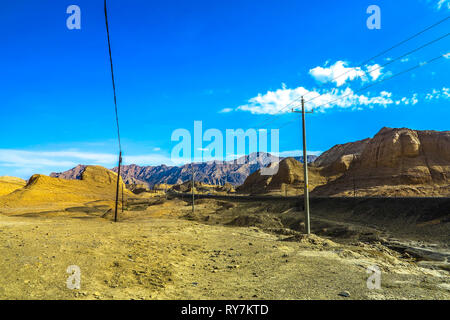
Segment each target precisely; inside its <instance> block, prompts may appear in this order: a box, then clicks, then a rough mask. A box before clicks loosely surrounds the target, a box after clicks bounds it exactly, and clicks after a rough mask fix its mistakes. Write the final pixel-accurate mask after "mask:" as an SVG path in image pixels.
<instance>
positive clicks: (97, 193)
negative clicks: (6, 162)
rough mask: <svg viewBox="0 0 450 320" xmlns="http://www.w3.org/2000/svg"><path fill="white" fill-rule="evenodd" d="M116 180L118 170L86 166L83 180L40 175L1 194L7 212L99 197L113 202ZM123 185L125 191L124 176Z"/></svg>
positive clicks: (0, 203)
mask: <svg viewBox="0 0 450 320" xmlns="http://www.w3.org/2000/svg"><path fill="white" fill-rule="evenodd" d="M116 179H117V174H116V173H114V172H112V171H110V170H108V169H106V168H103V167H100V166H88V167H86V169H85V170H84V172H83V173H82V176H81V180H65V179H60V178H52V177H48V176H44V175H39V174H36V175H34V176H32V177H31V178H30V180H29V181H28V183H27V184H26V186H25V187H23V188H21V189H18V190H16V191H14V192H12V193H10V194H8V195H5V196H3V197H0V208H2V211H3V212H5V210H4V209H8V208H9V209H13V208H14V209H25V211H26V208H34V209H37V208H40V209H44V208H45V209H47V208H51V209H55V210H56V209H61V208H67V207H70V206H74V205H82V204H85V203H87V202H92V201H98V200H102V201H105V202H106V203H108V204H112V203H113V200H114V199H115V194H116V193H115V191H116V183H117V180H116ZM119 186H120V191H121V190H122V186H123V181H122V179H120V184H119ZM123 190H124V195H125V197H130V196H132V193H131V192H130V191H128V190H127V189H126V188H125V187H124V188H123ZM6 211H8V212H11V210H6ZM19 211H23V210H19ZM13 212H16V210H13Z"/></svg>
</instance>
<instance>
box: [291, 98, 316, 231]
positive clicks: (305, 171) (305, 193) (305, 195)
mask: <svg viewBox="0 0 450 320" xmlns="http://www.w3.org/2000/svg"><path fill="white" fill-rule="evenodd" d="M292 112H295V113H301V114H302V125H303V180H304V182H305V185H304V191H303V198H304V201H305V232H306V234H310V233H311V227H310V219H309V190H308V155H307V152H306V150H307V149H306V125H305V114H306V113H312V111H311V112H306V111H305V100H304V99H303V97H302V111H301V112H300V111H295V110H294V109H292Z"/></svg>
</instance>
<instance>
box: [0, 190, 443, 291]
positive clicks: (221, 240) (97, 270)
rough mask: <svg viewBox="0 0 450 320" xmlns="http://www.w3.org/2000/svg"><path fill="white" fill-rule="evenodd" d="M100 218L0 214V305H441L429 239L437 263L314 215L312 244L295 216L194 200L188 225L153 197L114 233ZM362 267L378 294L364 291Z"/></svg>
mask: <svg viewBox="0 0 450 320" xmlns="http://www.w3.org/2000/svg"><path fill="white" fill-rule="evenodd" d="M103 215H104V208H101V207H98V206H93V205H92V204H88V205H86V206H84V207H83V206H82V207H78V208H77V209H69V210H64V211H58V210H54V211H52V212H47V213H40V214H36V213H34V214H33V213H29V214H21V215H4V214H2V215H0V241H1V242H2V243H3V245H2V246H1V248H0V254H1V256H2V260H3V262H2V264H0V272H1V274H2V275H3V276H2V277H1V279H0V298H1V299H450V277H449V266H448V263H447V262H448V260H446V259H448V247H447V246H446V244H445V243H447V244H448V241H447V242H446V241H445V239H443V238H439V237H438V238H437V239H431V240H430V239H429V240H428V241H427V242H425V241H423V240H420V239H417V241H416V242H415V243H416V244H417V245H418V246H420V247H421V248H428V249H431V250H434V251H439V252H440V253H441V255H439V256H438V257H437V258H432V259H426V258H425V259H424V258H423V257H422V258H418V257H417V256H414V255H413V254H408V251H405V252H403V253H401V252H400V251H395V250H392V249H389V248H388V246H386V245H385V244H386V243H388V242H392V243H393V241H394V240H393V239H389V237H390V235H389V232H387V231H385V230H383V228H378V227H376V226H372V227H362V226H359V225H358V224H357V223H343V222H339V223H336V222H335V221H333V220H332V219H326V218H322V217H321V216H320V215H313V220H312V226H313V232H315V233H319V234H321V235H320V236H317V235H312V236H310V237H307V236H304V235H302V232H301V231H299V230H300V228H301V227H302V213H301V212H298V211H297V209H296V208H295V205H294V207H292V204H290V203H283V204H280V203H276V202H268V203H265V204H259V205H258V204H257V203H251V202H243V203H236V202H232V201H219V200H214V199H200V200H198V201H197V203H196V211H195V213H194V214H192V207H191V203H190V202H189V201H183V200H180V199H178V198H173V199H168V200H166V198H165V197H155V198H152V199H135V200H130V201H129V203H128V205H127V207H126V208H124V211H123V213H120V221H119V222H117V223H114V222H113V221H112V220H111V218H112V217H109V216H106V217H103V218H102V216H103ZM434 227H435V226H431V228H434ZM383 237H387V238H386V239H384V238H383ZM410 238H411V237H408V239H410ZM447 240H448V239H447ZM395 241H398V242H399V243H401V241H402V235H400V237H398V238H397V239H395ZM409 241H410V240H409ZM383 243H384V244H383ZM412 253H414V252H412ZM437 260H441V261H437ZM433 261H434V262H435V263H433ZM70 265H77V266H79V267H80V270H81V288H80V289H79V290H71V289H68V288H67V287H66V280H67V278H68V276H69V274H68V273H66V269H67V268H68V266H70ZM373 265H376V266H378V267H379V268H380V270H381V272H382V274H381V277H382V278H381V279H382V280H381V289H378V290H377V289H374V290H369V289H368V288H367V285H366V281H367V278H368V276H369V275H368V274H367V273H366V269H367V267H369V266H373ZM343 292H347V293H349V294H350V296H349V297H344V296H341V295H340V294H342V293H343Z"/></svg>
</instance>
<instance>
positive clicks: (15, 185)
mask: <svg viewBox="0 0 450 320" xmlns="http://www.w3.org/2000/svg"><path fill="white" fill-rule="evenodd" d="M26 184H27V182H26V181H25V180H23V179H20V178H16V177H7V176H4V177H0V197H1V196H4V195H7V194H10V193H11V192H13V191H15V190H17V189H20V188H22V187H24V186H25V185H26Z"/></svg>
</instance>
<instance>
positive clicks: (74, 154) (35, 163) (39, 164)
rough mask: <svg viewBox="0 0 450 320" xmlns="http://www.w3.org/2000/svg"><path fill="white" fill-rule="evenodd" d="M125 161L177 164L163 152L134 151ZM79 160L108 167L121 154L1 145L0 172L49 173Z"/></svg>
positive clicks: (20, 173) (21, 174)
mask: <svg viewBox="0 0 450 320" xmlns="http://www.w3.org/2000/svg"><path fill="white" fill-rule="evenodd" d="M123 160H124V164H132V163H136V164H140V165H159V164H162V163H165V164H168V165H174V164H175V163H173V162H172V161H171V159H170V157H167V156H164V155H161V154H159V153H158V154H147V155H134V156H133V155H131V156H124V157H123ZM78 164H88V165H101V166H104V167H107V168H112V167H114V166H117V155H116V154H110V153H90V152H82V151H73V150H63V151H25V150H15V149H0V172H1V174H0V175H12V176H19V177H22V178H28V177H29V176H30V175H32V174H34V173H40V174H49V173H51V172H53V171H63V170H68V169H71V168H73V167H75V166H76V165H78Z"/></svg>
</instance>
